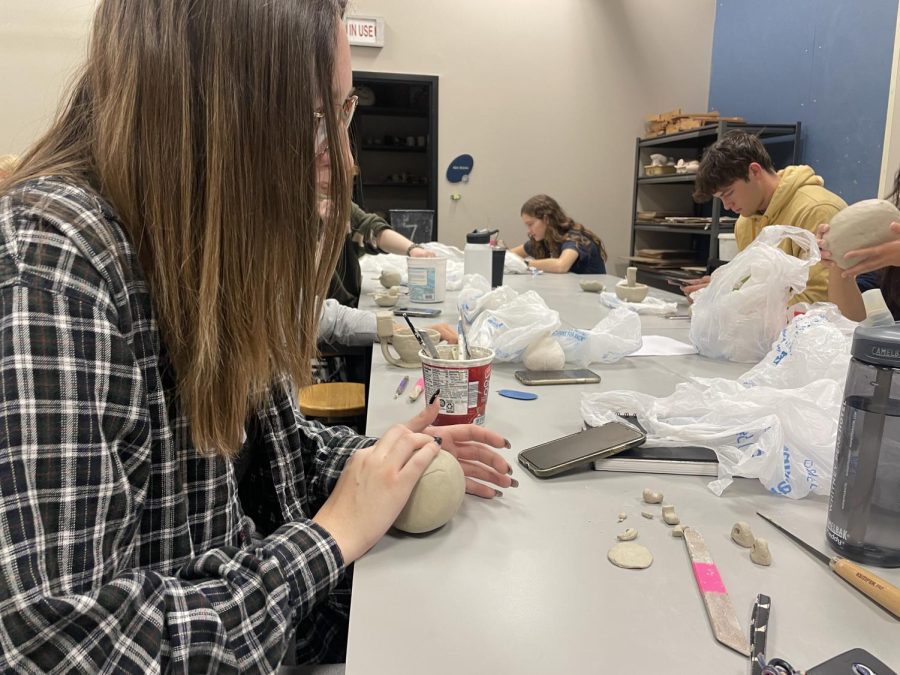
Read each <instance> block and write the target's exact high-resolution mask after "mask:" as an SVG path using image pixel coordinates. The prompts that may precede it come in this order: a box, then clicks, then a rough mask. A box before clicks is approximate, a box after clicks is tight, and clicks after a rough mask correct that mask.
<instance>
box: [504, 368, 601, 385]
mask: <svg viewBox="0 0 900 675" xmlns="http://www.w3.org/2000/svg"><path fill="white" fill-rule="evenodd" d="M515 375H516V379H517V380H518V381H519V382H521V383H522V384H527V385H529V386H537V385H540V384H594V383H596V382H599V381H600V376H599V375H598V374H597V373H595V372H594V371H593V370H588V369H587V368H579V369H577V370H517V371H516V372H515Z"/></svg>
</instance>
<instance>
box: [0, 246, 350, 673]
mask: <svg viewBox="0 0 900 675" xmlns="http://www.w3.org/2000/svg"><path fill="white" fill-rule="evenodd" d="M9 260H10V259H9V258H5V261H7V262H8V261H9ZM7 271H9V270H7ZM3 276H4V281H3V283H2V284H0V671H3V672H26V673H38V672H50V671H57V670H59V671H66V672H70V671H74V672H92V673H99V672H143V673H147V672H160V671H162V670H169V669H172V670H177V671H180V672H215V673H225V672H238V671H240V672H260V671H262V672H265V671H271V670H274V668H275V667H276V666H277V664H278V662H279V661H280V660H281V658H282V655H283V653H284V649H285V637H286V635H287V634H288V632H289V631H290V627H291V626H293V625H295V623H296V622H297V621H298V620H300V619H301V618H303V617H304V616H305V615H306V614H307V613H308V612H309V611H310V610H311V609H312V607H313V606H314V605H315V604H316V603H317V602H318V601H320V600H321V599H322V598H324V597H326V596H327V595H328V594H329V593H330V592H331V590H332V589H333V587H334V586H335V585H336V583H337V581H338V579H339V577H340V576H341V573H342V571H343V560H342V558H341V555H340V551H339V549H338V548H337V545H336V544H335V542H334V540H333V539H332V538H331V537H330V536H329V535H328V533H327V532H325V531H324V530H322V529H321V528H319V527H318V526H316V525H315V524H313V523H311V522H310V521H308V520H305V521H300V522H292V523H288V524H286V525H284V526H282V527H281V528H279V529H278V530H276V531H275V532H274V533H273V534H272V535H271V536H269V537H267V538H266V539H265V540H263V541H262V542H261V543H259V544H258V545H257V546H256V547H255V548H250V549H247V548H245V549H239V548H236V547H235V548H217V549H213V550H210V551H207V552H205V553H203V554H201V555H199V556H197V557H196V558H194V559H193V560H191V561H190V562H189V563H188V564H186V565H183V566H181V568H180V569H178V570H175V571H173V570H168V573H163V572H161V571H159V569H157V568H156V567H153V568H146V567H135V566H134V563H133V560H134V550H133V549H134V546H133V541H134V537H135V533H136V531H138V530H139V529H140V528H141V527H146V526H147V524H146V523H143V522H142V513H143V512H144V510H145V509H146V508H147V506H146V503H145V501H146V500H147V499H149V497H148V493H147V485H148V482H147V481H148V474H149V470H150V469H149V467H150V465H151V463H152V462H153V461H154V458H153V452H154V446H153V443H152V440H151V438H152V431H151V429H150V424H149V418H148V414H147V391H146V388H145V386H144V383H143V382H142V378H141V370H140V368H139V367H138V365H137V364H136V362H135V358H134V355H133V352H132V350H131V348H130V345H129V343H128V342H127V340H126V339H125V338H124V337H123V336H122V335H121V334H120V333H119V331H118V329H117V327H116V323H115V321H114V320H113V319H114V318H115V317H114V315H111V314H110V313H111V312H112V311H113V310H111V309H110V308H109V307H108V306H107V307H104V306H103V305H102V303H97V302H96V301H94V302H91V301H87V300H85V299H82V298H79V297H77V295H73V294H66V293H60V292H55V291H54V290H53V289H52V288H46V287H43V286H41V285H40V284H37V285H34V284H29V283H27V282H25V281H23V280H22V278H21V277H20V278H18V279H17V278H16V277H15V274H14V273H13V274H11V275H6V274H4V275H3ZM172 480H174V478H172ZM159 516H160V522H155V523H152V524H151V526H152V527H154V528H155V529H156V530H158V531H159V533H160V536H161V537H165V536H174V528H176V527H178V526H179V520H180V522H181V526H182V527H183V524H184V514H183V513H182V514H181V517H180V519H179V517H178V509H177V508H175V506H174V505H170V508H168V509H160V510H159ZM167 530H168V531H169V534H168V535H167ZM160 567H164V561H163V564H162V565H161V566H160Z"/></svg>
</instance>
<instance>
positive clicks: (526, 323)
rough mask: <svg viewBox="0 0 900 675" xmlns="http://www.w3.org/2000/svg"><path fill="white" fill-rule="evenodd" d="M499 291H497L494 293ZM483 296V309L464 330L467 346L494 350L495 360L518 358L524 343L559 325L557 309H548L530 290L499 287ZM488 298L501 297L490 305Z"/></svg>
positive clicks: (525, 344)
mask: <svg viewBox="0 0 900 675" xmlns="http://www.w3.org/2000/svg"><path fill="white" fill-rule="evenodd" d="M498 291H499V293H498ZM484 298H487V300H488V301H487V302H485V303H484V305H483V306H484V309H482V311H481V312H480V313H479V314H478V315H477V316H475V318H474V320H473V321H472V324H471V325H470V326H469V328H468V329H466V339H467V340H468V341H469V344H470V345H476V346H479V347H489V348H491V349H493V350H494V360H495V361H521V360H522V355H523V354H524V353H525V350H526V349H528V346H529V345H530V344H531V343H532V342H535V341H536V340H539V339H540V338H542V337H545V336H547V335H550V334H551V333H552V332H553V331H555V330H556V329H557V328H559V327H560V325H561V323H560V320H559V312H557V311H555V310H552V309H550V308H549V307H548V306H547V303H546V302H544V299H543V298H542V297H541V296H540V295H538V294H537V293H536V292H534V291H526V292H525V293H522V294H521V295H518V294H516V292H515V291H514V290H513V289H511V288H505V287H503V286H499V287H498V288H496V289H494V290H493V291H491V292H490V293H487V294H486V295H485V296H484ZM491 299H504V300H505V301H504V302H503V303H502V304H500V305H499V306H493V304H494V303H492V302H490V300H491Z"/></svg>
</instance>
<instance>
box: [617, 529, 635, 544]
mask: <svg viewBox="0 0 900 675" xmlns="http://www.w3.org/2000/svg"><path fill="white" fill-rule="evenodd" d="M616 539H618V540H619V541H631V540H632V539H637V530H636V529H634V528H633V527H629V528H628V529H627V530H625V531H624V532H623V533H622V534H618V535H616Z"/></svg>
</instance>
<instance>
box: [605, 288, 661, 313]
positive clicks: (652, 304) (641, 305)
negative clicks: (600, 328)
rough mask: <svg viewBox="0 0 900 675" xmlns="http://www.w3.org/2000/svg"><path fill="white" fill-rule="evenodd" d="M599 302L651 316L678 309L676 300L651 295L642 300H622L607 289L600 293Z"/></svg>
mask: <svg viewBox="0 0 900 675" xmlns="http://www.w3.org/2000/svg"><path fill="white" fill-rule="evenodd" d="M600 302H602V303H603V304H604V305H606V306H607V307H609V308H610V309H618V308H625V309H630V310H631V311H632V312H637V313H638V314H647V315H651V316H666V315H668V314H675V312H677V311H678V303H677V302H666V301H665V300H660V299H659V298H651V297H646V298H644V300H643V302H625V301H624V300H619V296H617V295H616V294H615V293H610V292H609V291H606V292H604V293H601V294H600Z"/></svg>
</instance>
